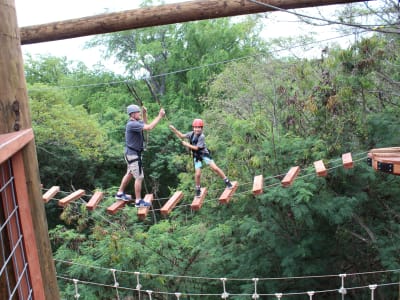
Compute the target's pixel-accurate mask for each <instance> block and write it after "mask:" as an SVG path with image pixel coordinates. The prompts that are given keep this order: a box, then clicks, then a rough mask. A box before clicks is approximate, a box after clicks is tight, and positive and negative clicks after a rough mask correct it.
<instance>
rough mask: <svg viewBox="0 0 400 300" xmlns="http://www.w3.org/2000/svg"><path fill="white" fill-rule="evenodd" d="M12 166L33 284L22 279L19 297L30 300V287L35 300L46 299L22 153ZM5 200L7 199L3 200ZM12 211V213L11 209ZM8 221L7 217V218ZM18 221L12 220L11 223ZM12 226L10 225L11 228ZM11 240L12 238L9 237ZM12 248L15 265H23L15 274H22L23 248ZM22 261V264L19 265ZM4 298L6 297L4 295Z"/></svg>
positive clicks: (14, 157) (16, 239)
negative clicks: (14, 250) (20, 253)
mask: <svg viewBox="0 0 400 300" xmlns="http://www.w3.org/2000/svg"><path fill="white" fill-rule="evenodd" d="M12 165H13V173H14V174H13V176H14V178H15V193H16V196H17V197H16V200H17V203H18V213H19V217H20V222H19V223H20V224H18V225H17V226H18V227H21V230H22V233H21V234H22V237H23V241H24V248H25V249H24V250H23V256H25V259H26V260H27V262H28V264H29V268H28V272H29V274H30V276H29V277H30V280H31V283H30V284H29V283H27V282H26V281H27V278H25V276H24V278H21V279H22V280H21V283H20V286H21V287H22V288H23V291H24V292H23V293H21V294H20V295H19V296H20V297H21V299H28V298H30V297H29V286H30V287H31V288H32V289H37V291H36V292H34V294H33V297H34V299H45V294H44V290H43V287H44V284H43V278H42V272H41V268H40V261H39V255H41V254H42V253H40V254H39V253H38V247H37V242H36V237H35V227H34V226H33V221H32V212H31V207H30V205H29V201H28V199H29V196H28V190H27V185H26V176H25V170H24V161H23V156H22V153H21V151H19V152H18V153H16V154H15V155H14V156H13V157H12ZM11 199H12V197H9V200H8V201H11ZM3 200H5V199H3ZM10 204H11V205H10V206H9V207H14V205H15V203H10ZM3 205H4V204H3ZM10 211H12V210H11V209H10ZM6 219H7V216H6ZM14 219H16V218H15V217H14V218H11V221H12V220H14ZM6 223H7V222H6ZM17 223H18V221H17ZM9 226H10V225H8V227H9ZM9 232H15V233H18V232H19V229H18V230H17V229H16V230H15V231H14V230H9ZM20 237H21V236H18V235H17V236H16V237H15V238H12V240H13V241H14V243H16V242H17V241H18V239H19V238H20ZM9 238H10V237H9ZM11 247H16V252H15V253H14V254H13V255H12V256H13V259H15V258H16V259H17V260H18V263H17V264H14V266H17V265H21V268H18V270H14V272H15V273H20V274H21V273H22V269H23V266H24V261H25V259H21V261H20V260H19V257H20V256H19V255H18V252H19V251H20V250H22V249H20V248H21V247H17V245H15V244H12V245H11ZM21 258H22V257H21ZM19 261H20V263H19ZM3 296H5V295H4V294H3Z"/></svg>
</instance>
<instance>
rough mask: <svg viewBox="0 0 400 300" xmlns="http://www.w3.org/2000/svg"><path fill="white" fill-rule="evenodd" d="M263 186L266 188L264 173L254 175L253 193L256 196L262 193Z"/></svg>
mask: <svg viewBox="0 0 400 300" xmlns="http://www.w3.org/2000/svg"><path fill="white" fill-rule="evenodd" d="M263 188H264V176H263V175H257V176H254V180H253V195H254V196H256V195H260V194H262V192H263Z"/></svg>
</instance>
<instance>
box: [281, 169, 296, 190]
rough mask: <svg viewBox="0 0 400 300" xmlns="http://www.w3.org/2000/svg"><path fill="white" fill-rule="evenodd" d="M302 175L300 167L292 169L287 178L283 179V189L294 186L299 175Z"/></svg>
mask: <svg viewBox="0 0 400 300" xmlns="http://www.w3.org/2000/svg"><path fill="white" fill-rule="evenodd" d="M299 173H300V167H299V166H296V167H291V168H290V170H289V172H287V173H286V175H285V177H284V178H283V179H282V181H281V184H282V186H283V187H288V186H290V185H292V183H293V181H294V180H295V179H296V177H297V175H298V174H299Z"/></svg>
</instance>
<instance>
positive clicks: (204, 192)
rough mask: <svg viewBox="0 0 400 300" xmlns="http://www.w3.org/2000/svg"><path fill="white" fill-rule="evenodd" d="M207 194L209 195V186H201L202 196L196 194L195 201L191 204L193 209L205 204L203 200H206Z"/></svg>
mask: <svg viewBox="0 0 400 300" xmlns="http://www.w3.org/2000/svg"><path fill="white" fill-rule="evenodd" d="M206 195H207V188H205V187H202V188H201V193H200V197H196V196H195V197H194V199H193V201H192V204H191V205H190V207H191V208H192V209H193V210H199V209H200V208H201V207H202V205H203V202H204V199H205V198H206Z"/></svg>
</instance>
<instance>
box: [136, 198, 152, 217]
mask: <svg viewBox="0 0 400 300" xmlns="http://www.w3.org/2000/svg"><path fill="white" fill-rule="evenodd" d="M143 200H144V201H146V202H149V203H153V200H154V196H153V194H146V196H144V199H143ZM149 210H150V206H143V207H139V208H138V212H137V216H138V218H139V220H142V221H143V220H144V219H146V217H147V214H148V212H149Z"/></svg>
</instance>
